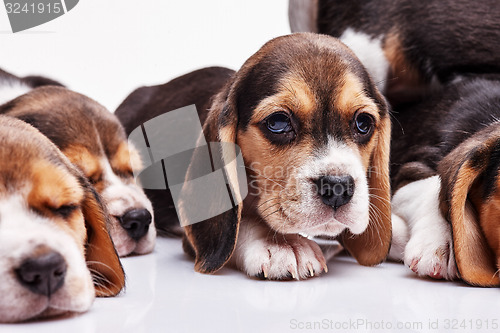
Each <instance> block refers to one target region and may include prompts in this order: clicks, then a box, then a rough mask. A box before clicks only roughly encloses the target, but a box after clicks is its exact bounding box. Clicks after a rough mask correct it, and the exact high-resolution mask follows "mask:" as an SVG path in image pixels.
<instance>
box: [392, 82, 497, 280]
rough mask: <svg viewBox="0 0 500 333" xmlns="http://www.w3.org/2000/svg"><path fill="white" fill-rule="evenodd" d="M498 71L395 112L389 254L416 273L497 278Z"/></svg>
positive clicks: (455, 85) (446, 277)
mask: <svg viewBox="0 0 500 333" xmlns="http://www.w3.org/2000/svg"><path fill="white" fill-rule="evenodd" d="M499 79H500V78H499V77H497V78H493V77H489V78H467V79H463V80H462V81H460V82H455V83H453V84H450V85H449V86H448V87H446V88H445V89H444V90H443V92H440V93H436V94H435V95H434V96H433V97H430V98H429V99H428V100H427V101H425V102H422V103H420V104H417V105H413V106H410V107H408V109H405V110H404V112H400V113H395V118H396V119H395V120H396V121H395V122H394V129H393V139H392V145H393V146H392V152H391V174H392V176H393V188H394V189H395V190H396V192H395V194H394V197H393V203H392V208H393V232H394V240H393V245H392V248H391V257H392V258H394V259H402V260H404V262H405V264H406V265H407V266H409V267H410V268H411V269H412V270H413V271H414V272H416V273H417V274H418V275H427V276H430V277H433V278H443V279H454V278H457V277H460V278H461V279H463V280H464V281H465V282H466V283H468V284H471V285H474V286H483V287H488V286H500V277H499V275H498V269H499V268H500V228H499V226H500V220H499V218H500V181H499V180H500V122H499V119H500V80H499Z"/></svg>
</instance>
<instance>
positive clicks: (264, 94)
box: [186, 34, 391, 271]
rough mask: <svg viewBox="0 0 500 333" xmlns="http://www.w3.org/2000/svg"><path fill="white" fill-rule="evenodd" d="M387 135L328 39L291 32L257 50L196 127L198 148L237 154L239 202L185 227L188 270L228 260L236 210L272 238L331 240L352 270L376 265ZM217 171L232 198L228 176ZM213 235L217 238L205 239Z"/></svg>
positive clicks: (379, 113)
mask: <svg viewBox="0 0 500 333" xmlns="http://www.w3.org/2000/svg"><path fill="white" fill-rule="evenodd" d="M389 135H390V120H389V111H388V107H387V104H386V102H385V100H384V98H383V97H382V96H381V94H380V93H379V92H378V91H377V89H376V88H375V86H374V84H373V82H372V80H371V79H370V78H369V76H368V74H367V73H366V71H365V69H364V68H363V66H362V65H361V63H360V62H359V61H358V60H357V58H356V57H355V56H354V54H353V53H352V52H351V51H350V50H349V49H348V48H347V47H346V46H344V45H343V44H342V43H340V42H339V41H338V40H336V39H334V38H332V37H327V36H322V35H315V34H294V35H289V36H284V37H280V38H276V39H274V40H272V41H270V42H269V43H267V44H266V45H264V46H263V47H262V48H261V49H260V50H259V51H258V52H257V53H256V54H255V55H253V56H252V57H251V58H250V59H249V60H248V61H247V62H246V63H245V64H244V65H243V67H242V68H241V69H240V70H239V71H238V72H237V73H236V74H235V75H234V77H233V79H232V81H231V82H230V83H229V84H228V85H227V87H226V89H225V90H224V91H223V92H221V93H220V94H219V95H218V96H217V97H216V99H215V101H214V103H213V105H212V109H211V114H210V115H209V118H208V120H207V123H206V125H205V136H206V137H207V140H208V141H215V140H219V141H222V142H233V143H236V144H237V145H238V146H239V147H241V151H242V155H243V158H244V161H245V165H246V167H247V175H248V185H249V187H248V191H249V196H248V197H247V199H246V200H245V201H244V202H243V204H239V205H238V207H237V209H234V210H233V211H229V212H227V213H225V214H222V215H219V216H217V217H216V218H214V219H212V220H211V221H209V222H202V223H198V224H194V225H192V226H189V227H187V229H186V231H187V236H188V239H189V240H190V241H191V244H192V245H193V248H194V250H195V253H196V256H197V264H196V269H198V270H200V271H213V270H215V269H217V268H219V267H221V266H222V265H223V264H224V262H225V261H226V260H227V258H229V256H230V254H231V251H232V249H233V247H234V243H235V237H236V234H237V228H238V222H239V219H240V218H241V213H242V210H243V212H244V214H256V215H257V216H259V217H260V218H261V219H262V220H263V221H264V222H265V223H267V224H268V225H269V226H270V227H271V229H273V230H275V231H277V232H280V233H305V234H308V235H314V236H331V237H337V236H339V237H340V240H341V241H342V242H343V244H344V245H345V247H346V248H347V249H348V250H349V251H350V252H351V254H352V255H353V256H355V257H356V259H357V260H358V262H360V263H361V264H364V265H374V264H377V263H379V262H380V261H382V260H383V259H384V258H385V256H386V254H387V251H388V248H389V243H390V238H391V225H390V204H389V177H388V158H389ZM223 156H234V152H228V151H224V152H223ZM230 160H231V158H227V161H228V162H229V161H230ZM233 166H235V164H234V163H233ZM226 172H227V178H228V179H229V181H230V183H231V188H232V189H233V191H234V190H235V189H237V188H238V186H240V185H239V184H237V178H238V177H237V176H236V175H235V174H236V170H235V169H234V168H233V169H231V166H230V164H227V166H226ZM236 192H237V191H236ZM236 198H238V197H237V196H236ZM237 201H238V200H237ZM242 206H243V207H242ZM214 233H215V234H217V235H222V234H224V235H225V236H223V238H224V240H223V241H221V237H218V236H216V237H215V239H208V238H210V237H206V235H207V234H214ZM214 263H216V264H214Z"/></svg>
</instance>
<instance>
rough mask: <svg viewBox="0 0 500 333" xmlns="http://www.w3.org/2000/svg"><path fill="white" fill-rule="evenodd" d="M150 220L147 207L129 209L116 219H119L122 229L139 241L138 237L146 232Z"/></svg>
mask: <svg viewBox="0 0 500 333" xmlns="http://www.w3.org/2000/svg"><path fill="white" fill-rule="evenodd" d="M151 220H152V217H151V213H150V212H149V211H148V210H147V209H133V210H129V211H128V212H126V213H125V214H123V215H122V216H120V217H118V221H120V224H121V226H122V227H123V229H125V231H126V232H127V234H128V235H129V236H130V238H132V239H133V240H135V241H139V239H141V238H142V237H144V236H145V235H146V234H147V233H148V230H149V225H150V224H151Z"/></svg>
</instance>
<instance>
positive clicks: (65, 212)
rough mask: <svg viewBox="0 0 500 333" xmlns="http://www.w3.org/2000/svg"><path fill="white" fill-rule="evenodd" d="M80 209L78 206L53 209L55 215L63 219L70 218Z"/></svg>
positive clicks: (63, 206)
mask: <svg viewBox="0 0 500 333" xmlns="http://www.w3.org/2000/svg"><path fill="white" fill-rule="evenodd" d="M77 209H78V206H77V205H71V204H70V205H62V206H60V207H59V208H53V209H52V211H53V212H54V214H56V215H59V216H61V217H62V218H65V219H66V218H68V217H69V216H70V215H71V214H72V213H73V212H74V211H76V210H77Z"/></svg>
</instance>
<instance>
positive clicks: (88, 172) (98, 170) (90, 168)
mask: <svg viewBox="0 0 500 333" xmlns="http://www.w3.org/2000/svg"><path fill="white" fill-rule="evenodd" d="M63 153H64V155H66V157H68V158H69V160H70V161H71V163H73V164H75V165H76V166H77V167H78V168H79V169H80V170H81V171H82V172H83V174H84V175H85V177H87V178H88V179H90V180H91V181H92V182H94V183H97V182H99V180H100V179H101V177H102V172H103V170H102V167H101V165H100V163H99V159H98V157H97V156H94V154H92V153H90V152H89V150H88V149H87V148H85V147H83V146H81V145H71V146H69V147H67V148H66V149H64V151H63Z"/></svg>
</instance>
